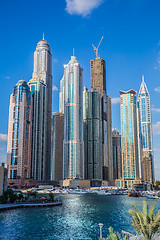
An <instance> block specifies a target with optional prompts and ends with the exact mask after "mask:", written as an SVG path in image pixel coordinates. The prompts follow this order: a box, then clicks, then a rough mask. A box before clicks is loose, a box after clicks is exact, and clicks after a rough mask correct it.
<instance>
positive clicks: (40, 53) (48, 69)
mask: <svg viewBox="0 0 160 240" xmlns="http://www.w3.org/2000/svg"><path fill="white" fill-rule="evenodd" d="M37 77H38V78H39V79H41V80H43V82H44V84H45V85H46V90H45V103H44V105H45V106H42V108H44V107H45V126H44V129H45V132H44V133H43V137H44V138H45V145H46V147H45V160H44V164H45V166H43V167H44V168H45V169H44V174H43V176H42V175H41V177H40V178H43V179H46V180H49V177H50V159H51V114H52V55H51V50H50V47H49V43H48V42H47V41H46V40H45V39H44V37H43V39H42V40H41V41H39V42H38V44H37V47H36V50H35V52H34V71H33V79H34V78H37ZM38 148H39V146H37V149H38ZM39 151H41V149H40V148H39Z"/></svg>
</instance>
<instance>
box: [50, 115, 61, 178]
mask: <svg viewBox="0 0 160 240" xmlns="http://www.w3.org/2000/svg"><path fill="white" fill-rule="evenodd" d="M51 129H52V133H51V178H50V179H51V180H61V179H63V139H64V114H63V113H58V112H56V113H53V114H52V124H51Z"/></svg>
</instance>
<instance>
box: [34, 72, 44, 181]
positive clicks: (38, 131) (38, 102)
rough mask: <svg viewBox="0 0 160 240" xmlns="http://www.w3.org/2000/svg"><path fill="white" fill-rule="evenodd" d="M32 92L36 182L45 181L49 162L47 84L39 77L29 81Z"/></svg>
mask: <svg viewBox="0 0 160 240" xmlns="http://www.w3.org/2000/svg"><path fill="white" fill-rule="evenodd" d="M29 87H30V92H31V126H32V143H31V149H32V152H31V177H32V178H33V179H36V180H44V179H45V174H46V167H47V165H48V162H47V157H46V153H47V150H46V148H47V145H46V137H47V134H46V133H47V131H46V127H47V118H46V115H45V114H46V84H45V83H44V81H43V80H42V79H41V78H39V77H38V76H37V77H33V78H32V79H31V80H30V81H29Z"/></svg>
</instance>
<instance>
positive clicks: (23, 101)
mask: <svg viewBox="0 0 160 240" xmlns="http://www.w3.org/2000/svg"><path fill="white" fill-rule="evenodd" d="M30 142H31V135H30V90H29V86H28V85H27V82H26V81H24V80H19V81H18V83H17V84H16V86H15V87H14V90H13V93H12V94H11V97H10V107H9V124H8V145H7V164H8V165H9V172H8V176H9V178H10V179H26V178H30V169H31V161H30V159H31V158H30V157H31V151H30V145H29V144H30Z"/></svg>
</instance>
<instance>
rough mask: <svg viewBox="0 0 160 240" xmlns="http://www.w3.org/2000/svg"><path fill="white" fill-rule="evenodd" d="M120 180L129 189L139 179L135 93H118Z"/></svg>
mask: <svg viewBox="0 0 160 240" xmlns="http://www.w3.org/2000/svg"><path fill="white" fill-rule="evenodd" d="M120 95H121V96H120V109H121V151H122V178H123V180H124V181H125V187H131V186H132V185H133V184H134V183H135V180H137V179H138V178H139V158H138V137H137V104H136V92H135V91H134V90H129V91H127V92H125V91H120Z"/></svg>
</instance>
